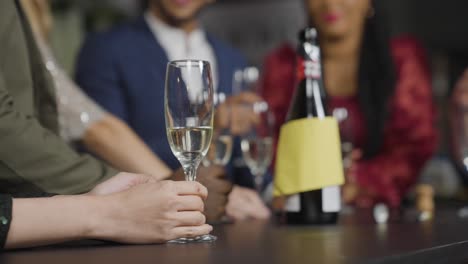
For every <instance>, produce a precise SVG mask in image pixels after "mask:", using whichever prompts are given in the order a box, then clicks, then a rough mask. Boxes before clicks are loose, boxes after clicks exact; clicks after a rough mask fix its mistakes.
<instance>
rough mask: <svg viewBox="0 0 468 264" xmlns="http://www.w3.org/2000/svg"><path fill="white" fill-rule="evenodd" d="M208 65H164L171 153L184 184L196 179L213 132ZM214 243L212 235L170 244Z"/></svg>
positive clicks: (191, 62)
mask: <svg viewBox="0 0 468 264" xmlns="http://www.w3.org/2000/svg"><path fill="white" fill-rule="evenodd" d="M212 80H213V79H212V75H211V68H210V64H209V63H208V62H207V61H199V60H178V61H171V62H169V63H168V65H167V71H166V85H165V97H164V108H165V116H166V131H167V137H168V141H169V145H170V147H171V150H172V153H173V154H174V155H175V156H176V157H177V159H178V160H179V162H180V164H181V165H182V168H183V170H184V173H185V179H186V180H187V181H195V180H196V172H197V168H198V166H199V165H200V162H201V161H202V159H203V158H204V156H205V155H206V153H207V151H208V148H209V146H210V142H211V137H212V133H213V107H214V101H213V81H212ZM214 240H216V237H215V236H212V235H205V236H201V237H197V238H178V239H175V240H172V241H170V242H173V243H187V242H192V241H207V242H211V241H214Z"/></svg>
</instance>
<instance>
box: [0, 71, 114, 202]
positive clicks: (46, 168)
mask: <svg viewBox="0 0 468 264" xmlns="http://www.w3.org/2000/svg"><path fill="white" fill-rule="evenodd" d="M9 88H10V89H12V87H9ZM2 167H3V168H6V169H7V170H8V171H9V173H1V174H0V181H2V182H28V183H31V184H33V185H35V186H36V187H39V188H40V189H42V190H44V191H46V192H49V193H58V194H73V193H82V192H86V191H88V190H90V189H91V188H92V187H93V186H94V185H96V184H97V183H99V182H102V181H104V180H105V179H107V178H109V177H111V176H113V175H115V174H116V171H115V170H114V169H112V168H110V167H108V166H107V165H105V164H103V163H102V162H100V161H97V160H95V159H94V158H92V157H91V156H88V155H79V154H78V153H76V152H75V151H74V150H73V149H71V148H70V147H69V146H68V145H67V144H66V143H65V142H64V141H63V140H62V139H61V138H59V137H58V136H57V135H56V134H55V133H53V132H51V131H49V130H48V129H46V128H44V127H42V126H41V124H40V123H39V122H38V120H37V119H36V118H35V117H34V116H28V115H25V114H23V113H21V112H20V111H18V110H17V109H16V107H15V101H14V99H13V98H12V97H11V95H10V94H9V92H8V90H7V88H6V87H5V82H4V78H3V74H2V72H0V168H2Z"/></svg>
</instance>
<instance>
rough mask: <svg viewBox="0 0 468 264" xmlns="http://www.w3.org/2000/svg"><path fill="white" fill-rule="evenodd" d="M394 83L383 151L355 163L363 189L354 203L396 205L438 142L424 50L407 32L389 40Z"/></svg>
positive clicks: (429, 77) (356, 175)
mask: <svg viewBox="0 0 468 264" xmlns="http://www.w3.org/2000/svg"><path fill="white" fill-rule="evenodd" d="M391 44H392V45H391V49H392V55H393V57H394V61H395V69H396V75H397V76H398V77H397V82H396V87H395V93H394V96H393V98H392V100H391V102H390V107H391V108H390V117H389V121H388V123H387V125H386V127H385V132H384V145H383V149H382V151H381V152H380V153H379V154H378V155H377V156H375V157H373V158H371V159H368V160H363V161H360V162H357V163H356V166H355V167H354V169H355V173H354V176H355V180H356V181H357V183H358V185H359V186H360V187H361V189H362V190H363V192H361V193H360V195H359V197H358V198H357V199H356V205H358V206H361V207H369V206H371V205H372V204H374V203H375V202H385V203H387V204H388V205H390V206H392V207H396V206H399V205H400V202H401V199H402V197H404V195H405V194H406V192H407V191H408V189H409V188H410V187H411V186H412V185H413V184H414V183H415V182H416V181H417V178H418V176H419V173H420V170H421V168H422V166H423V165H424V164H425V162H426V161H427V160H428V159H429V158H430V157H431V156H432V154H433V152H434V150H435V148H436V145H437V133H436V129H435V127H434V121H435V109H434V104H433V101H432V92H431V76H430V73H429V69H428V64H427V61H426V57H425V53H424V49H423V48H422V47H421V46H419V44H418V42H417V41H415V40H414V39H412V38H409V37H400V38H398V39H394V40H393V41H392V43H391Z"/></svg>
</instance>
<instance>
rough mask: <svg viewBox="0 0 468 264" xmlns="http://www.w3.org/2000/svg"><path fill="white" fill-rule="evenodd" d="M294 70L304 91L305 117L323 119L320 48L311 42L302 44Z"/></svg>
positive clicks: (323, 97) (324, 114) (323, 93)
mask: <svg viewBox="0 0 468 264" xmlns="http://www.w3.org/2000/svg"><path fill="white" fill-rule="evenodd" d="M296 60H297V68H296V74H297V76H296V78H297V80H298V84H299V85H301V86H303V87H302V89H305V91H304V92H305V94H304V95H305V98H304V99H305V101H306V105H305V114H306V117H308V118H312V117H316V118H325V116H326V106H325V103H324V101H325V90H324V88H323V80H322V66H321V62H320V48H319V47H318V46H317V45H314V44H313V43H311V42H304V43H302V45H301V46H300V48H299V52H298V56H297V58H296Z"/></svg>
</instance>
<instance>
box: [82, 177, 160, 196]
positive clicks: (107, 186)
mask: <svg viewBox="0 0 468 264" xmlns="http://www.w3.org/2000/svg"><path fill="white" fill-rule="evenodd" d="M155 181H156V180H155V179H154V178H153V177H151V176H148V175H144V174H135V173H126V172H121V173H119V174H117V175H116V176H114V177H112V178H110V179H108V180H107V181H105V182H102V183H100V184H98V185H96V186H95V187H94V188H93V189H92V190H91V191H90V192H89V193H88V194H91V195H106V194H111V193H116V192H121V191H125V190H128V189H130V188H132V187H134V186H137V185H140V184H145V183H149V182H155Z"/></svg>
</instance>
